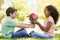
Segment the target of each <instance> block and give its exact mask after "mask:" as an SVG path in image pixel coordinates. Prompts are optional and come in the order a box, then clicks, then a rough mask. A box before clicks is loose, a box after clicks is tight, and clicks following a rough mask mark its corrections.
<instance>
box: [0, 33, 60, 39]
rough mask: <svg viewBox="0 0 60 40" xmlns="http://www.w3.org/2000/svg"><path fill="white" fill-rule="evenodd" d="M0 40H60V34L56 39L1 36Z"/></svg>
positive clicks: (56, 35)
mask: <svg viewBox="0 0 60 40" xmlns="http://www.w3.org/2000/svg"><path fill="white" fill-rule="evenodd" d="M0 40H60V34H55V37H54V38H35V37H31V38H14V39H12V38H2V36H0Z"/></svg>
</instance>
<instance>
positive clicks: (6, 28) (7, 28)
mask: <svg viewBox="0 0 60 40" xmlns="http://www.w3.org/2000/svg"><path fill="white" fill-rule="evenodd" d="M16 11H17V10H16V9H14V8H12V7H9V8H8V9H7V10H6V15H7V18H6V19H5V21H4V22H3V24H2V35H3V37H4V38H20V37H25V36H26V35H27V33H26V30H25V29H24V28H34V27H35V25H34V24H24V23H19V22H16V21H15V20H13V19H15V17H16ZM15 27H18V28H22V29H20V30H18V31H17V32H15V33H13V32H14V28H15Z"/></svg>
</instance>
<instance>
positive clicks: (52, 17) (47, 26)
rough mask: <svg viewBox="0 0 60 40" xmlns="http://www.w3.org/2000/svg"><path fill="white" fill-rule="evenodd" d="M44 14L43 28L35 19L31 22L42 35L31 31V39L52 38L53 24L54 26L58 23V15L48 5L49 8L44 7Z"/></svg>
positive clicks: (53, 8)
mask: <svg viewBox="0 0 60 40" xmlns="http://www.w3.org/2000/svg"><path fill="white" fill-rule="evenodd" d="M44 14H45V17H46V19H45V22H44V26H42V25H41V24H40V23H39V22H38V21H37V20H36V19H34V21H33V23H34V24H37V25H38V26H39V27H40V29H41V30H42V31H43V32H44V33H43V34H42V33H37V32H34V31H32V32H31V35H32V37H39V38H53V37H54V30H55V29H54V24H56V23H57V21H58V16H59V13H58V11H57V10H56V8H55V7H54V6H52V5H49V6H46V8H45V10H44Z"/></svg>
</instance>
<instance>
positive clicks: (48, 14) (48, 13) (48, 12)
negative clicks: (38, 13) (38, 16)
mask: <svg viewBox="0 0 60 40" xmlns="http://www.w3.org/2000/svg"><path fill="white" fill-rule="evenodd" d="M44 14H45V16H46V17H49V16H50V11H48V10H47V8H45V9H44Z"/></svg>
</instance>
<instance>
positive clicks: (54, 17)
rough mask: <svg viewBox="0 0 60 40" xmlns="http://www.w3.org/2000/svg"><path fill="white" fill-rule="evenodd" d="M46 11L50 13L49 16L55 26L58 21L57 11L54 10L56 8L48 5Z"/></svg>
mask: <svg viewBox="0 0 60 40" xmlns="http://www.w3.org/2000/svg"><path fill="white" fill-rule="evenodd" d="M46 8H47V10H48V11H50V12H51V14H50V15H51V16H52V17H53V19H54V23H55V24H56V23H57V21H58V17H59V13H58V11H57V10H56V8H55V7H54V6H52V5H48V6H47V7H46Z"/></svg>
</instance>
